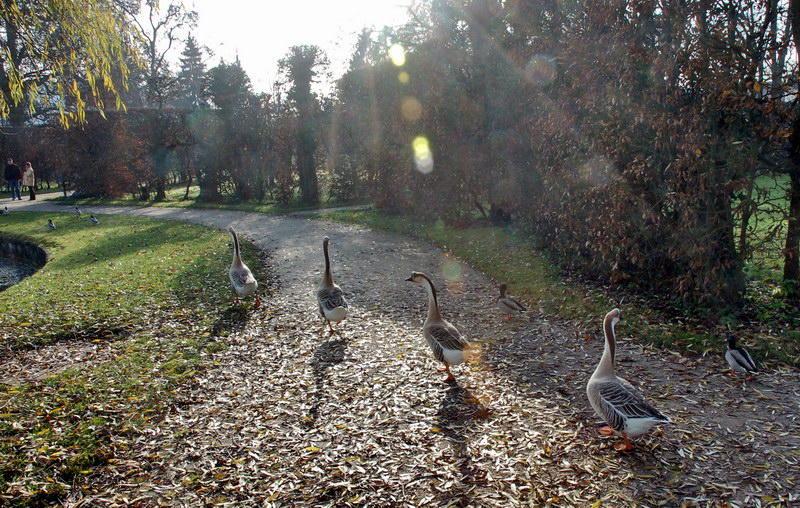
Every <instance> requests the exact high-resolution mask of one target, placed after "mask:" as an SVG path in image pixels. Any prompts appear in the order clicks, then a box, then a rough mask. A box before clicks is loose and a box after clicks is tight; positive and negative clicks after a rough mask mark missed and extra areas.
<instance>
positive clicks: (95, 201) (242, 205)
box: [51, 186, 363, 214]
mask: <svg viewBox="0 0 800 508" xmlns="http://www.w3.org/2000/svg"><path fill="white" fill-rule="evenodd" d="M185 192H186V187H173V188H171V189H169V190H168V191H167V199H166V200H164V201H155V200H152V199H151V200H149V201H142V200H140V199H137V198H136V197H134V196H131V195H130V194H126V195H125V196H122V197H119V198H80V199H75V198H72V197H66V198H65V197H59V198H56V199H53V200H51V201H52V202H55V203H58V204H62V205H70V206H74V205H78V206H104V205H108V206H156V207H166V208H208V209H216V210H239V211H243V212H258V213H269V214H273V213H289V212H299V211H303V210H317V209H321V208H336V207H339V206H349V205H358V204H363V203H339V202H336V201H327V200H325V199H322V200H321V202H320V203H319V204H317V205H304V204H302V203H300V200H299V196H296V197H295V198H294V199H293V200H292V201H291V202H290V203H289V204H286V205H282V204H280V203H277V202H275V201H271V200H265V201H241V200H238V199H236V198H234V197H232V196H222V197H221V198H220V201H217V202H213V203H209V202H206V201H198V200H197V198H198V196H199V195H200V188H199V187H197V186H192V187H190V188H189V197H188V199H183V198H184V196H185Z"/></svg>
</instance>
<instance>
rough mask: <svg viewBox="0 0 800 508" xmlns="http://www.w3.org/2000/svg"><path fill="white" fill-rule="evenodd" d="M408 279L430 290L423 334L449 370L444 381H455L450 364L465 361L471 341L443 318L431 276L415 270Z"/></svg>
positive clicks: (436, 355)
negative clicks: (465, 353) (465, 351)
mask: <svg viewBox="0 0 800 508" xmlns="http://www.w3.org/2000/svg"><path fill="white" fill-rule="evenodd" d="M406 280H407V281H409V282H413V283H414V284H417V285H419V286H423V287H424V288H425V290H426V291H427V292H428V317H427V318H426V319H425V324H424V325H423V326H422V335H423V336H424V337H425V341H426V342H427V343H428V346H430V348H431V350H432V351H433V357H434V358H435V359H436V360H437V361H440V362H442V363H443V364H444V369H443V370H444V371H445V372H447V377H446V378H445V380H444V381H445V382H450V381H454V380H455V377H453V373H452V372H450V366H451V365H457V364H459V363H461V362H463V361H464V350H465V349H466V348H467V347H468V346H469V342H468V341H467V340H466V339H465V338H463V337H462V336H461V333H459V331H458V329H457V328H456V327H455V326H453V325H452V324H450V323H449V322H447V321H445V320H444V319H443V318H442V315H441V314H440V313H439V302H438V300H437V299H436V288H435V287H434V285H433V282H431V279H430V277H428V276H427V275H425V274H424V273H421V272H413V273H412V274H411V277H409V278H407V279H406Z"/></svg>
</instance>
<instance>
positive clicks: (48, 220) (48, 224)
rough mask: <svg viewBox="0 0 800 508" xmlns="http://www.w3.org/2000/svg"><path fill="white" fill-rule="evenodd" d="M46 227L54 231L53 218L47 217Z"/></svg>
mask: <svg viewBox="0 0 800 508" xmlns="http://www.w3.org/2000/svg"><path fill="white" fill-rule="evenodd" d="M47 227H48V228H50V229H51V230H53V231H55V229H56V223H55V222H53V219H47Z"/></svg>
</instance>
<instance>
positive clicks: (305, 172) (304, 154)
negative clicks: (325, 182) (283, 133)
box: [297, 119, 319, 205]
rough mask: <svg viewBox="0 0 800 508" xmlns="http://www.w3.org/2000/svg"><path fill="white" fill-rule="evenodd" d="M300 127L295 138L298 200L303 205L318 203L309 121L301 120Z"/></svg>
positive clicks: (312, 137) (311, 132)
mask: <svg viewBox="0 0 800 508" xmlns="http://www.w3.org/2000/svg"><path fill="white" fill-rule="evenodd" d="M301 122H302V125H301V126H300V132H299V133H298V136H297V170H298V172H299V173H300V199H301V201H302V202H303V204H306V205H316V204H317V203H319V185H318V183H317V171H316V168H315V167H314V152H315V151H316V142H315V139H314V132H313V127H312V126H311V125H310V121H309V119H301Z"/></svg>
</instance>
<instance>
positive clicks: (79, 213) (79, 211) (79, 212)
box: [73, 206, 83, 217]
mask: <svg viewBox="0 0 800 508" xmlns="http://www.w3.org/2000/svg"><path fill="white" fill-rule="evenodd" d="M73 213H74V214H75V215H77V216H78V217H80V216H81V213H83V212H81V209H80V208H78V207H77V206H76V207H75V211H74V212H73Z"/></svg>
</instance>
